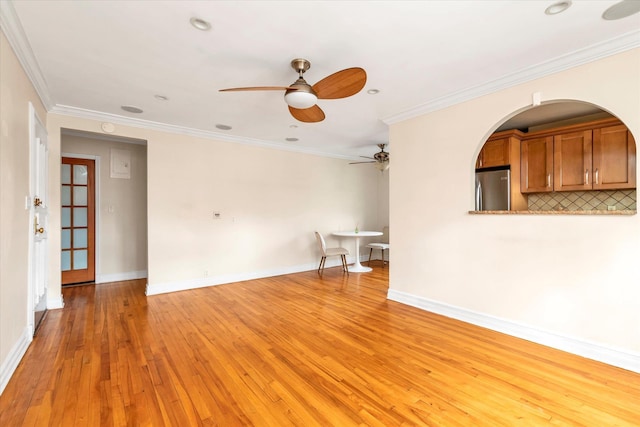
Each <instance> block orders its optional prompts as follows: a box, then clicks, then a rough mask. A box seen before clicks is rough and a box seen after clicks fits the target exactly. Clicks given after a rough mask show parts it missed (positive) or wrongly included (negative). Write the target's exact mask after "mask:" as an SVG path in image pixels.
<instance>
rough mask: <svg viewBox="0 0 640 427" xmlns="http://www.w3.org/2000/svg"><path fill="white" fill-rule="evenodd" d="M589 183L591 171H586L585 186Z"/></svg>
mask: <svg viewBox="0 0 640 427" xmlns="http://www.w3.org/2000/svg"><path fill="white" fill-rule="evenodd" d="M588 183H589V169H587V170H586V171H584V184H585V185H587V184H588Z"/></svg>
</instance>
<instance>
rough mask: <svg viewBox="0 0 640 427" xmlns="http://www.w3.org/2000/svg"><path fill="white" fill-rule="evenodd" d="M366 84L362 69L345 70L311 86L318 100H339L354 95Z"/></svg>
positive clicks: (365, 74) (364, 73) (365, 76)
mask: <svg viewBox="0 0 640 427" xmlns="http://www.w3.org/2000/svg"><path fill="white" fill-rule="evenodd" d="M365 83H367V73H366V72H365V71H364V70H363V69H362V68H358V67H355V68H347V69H346V70H342V71H338V72H337V73H333V74H331V75H330V76H327V77H325V78H324V79H322V80H320V81H319V82H318V83H316V84H314V85H313V86H312V89H313V90H314V91H315V92H316V93H317V94H318V99H339V98H346V97H348V96H351V95H355V94H356V93H358V92H360V90H361V89H362V88H363V87H364V85H365Z"/></svg>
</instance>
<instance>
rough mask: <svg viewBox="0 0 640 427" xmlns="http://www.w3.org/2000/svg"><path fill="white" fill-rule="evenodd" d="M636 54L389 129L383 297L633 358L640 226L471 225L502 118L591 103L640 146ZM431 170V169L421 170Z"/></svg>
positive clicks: (519, 218) (613, 220)
mask: <svg viewBox="0 0 640 427" xmlns="http://www.w3.org/2000/svg"><path fill="white" fill-rule="evenodd" d="M639 75H640V49H633V50H629V51H626V52H624V53H620V54H617V55H614V56H610V57H607V58H604V59H600V60H598V61H595V62H592V63H589V64H585V65H582V66H578V67H575V68H572V69H570V70H566V71H563V72H559V73H556V74H553V75H550V76H547V77H544V78H541V79H537V80H534V81H531V82H528V83H524V84H520V85H517V86H515V87H511V88H509V89H505V90H501V91H499V92H496V93H493V94H490V95H486V96H482V97H479V98H477V99H474V100H471V101H468V102H464V103H461V104H458V105H455V106H452V107H450V108H446V109H443V110H440V111H435V112H432V113H429V114H425V115H423V116H420V117H416V118H413V119H409V120H406V121H403V122H400V123H396V124H393V125H392V126H391V127H390V141H391V144H392V146H393V148H394V151H393V156H394V158H393V161H394V171H393V180H392V181H391V187H390V190H391V191H390V197H391V202H390V204H391V228H392V230H393V239H392V240H393V250H394V256H393V268H392V269H391V275H390V295H391V294H393V293H395V294H396V295H401V294H404V295H408V296H409V297H410V298H414V299H415V300H418V301H422V302H428V303H431V302H435V303H437V304H438V305H440V306H442V307H451V308H452V309H456V310H462V311H464V312H466V313H479V314H481V315H483V316H485V317H490V318H492V319H497V320H506V321H508V322H510V323H511V324H517V325H526V326H528V327H532V328H534V329H536V330H540V331H547V332H550V333H551V334H556V335H557V336H559V337H561V338H563V339H564V338H569V337H570V338H574V339H577V340H579V341H581V342H585V343H595V344H597V345H600V346H602V347H603V348H608V349H614V350H620V351H622V352H623V353H625V352H626V353H628V354H629V355H630V356H629V357H630V360H632V359H634V360H636V366H640V365H638V362H637V361H638V360H640V359H638V355H639V354H640V310H638V301H640V286H638V283H640V263H638V254H640V239H639V238H638V236H640V216H638V215H633V216H561V215H554V216H551V215H471V214H469V213H468V211H471V210H473V209H474V201H473V200H474V199H473V184H474V176H473V170H474V162H475V159H476V158H477V155H478V153H479V151H480V148H481V147H482V144H483V143H484V141H485V140H486V139H487V137H488V136H489V135H490V134H491V133H492V132H493V131H494V130H495V129H496V128H497V127H498V126H499V125H500V124H501V123H502V122H504V121H505V120H506V119H508V118H509V117H511V116H513V115H515V114H516V113H518V112H520V111H522V110H524V109H525V108H528V107H529V106H530V105H531V102H532V97H533V94H534V93H540V95H541V98H542V101H543V102H545V101H553V100H557V101H559V100H578V101H585V102H590V103H592V104H594V105H597V106H599V107H601V108H602V109H604V110H606V111H609V112H610V113H612V114H613V115H615V116H617V117H618V118H620V119H621V120H622V121H623V122H624V123H625V124H626V125H627V127H628V128H629V129H630V130H631V132H632V134H633V135H634V136H635V138H636V141H640V138H639V137H640V79H639V78H638V76H639ZM425 159H426V160H425Z"/></svg>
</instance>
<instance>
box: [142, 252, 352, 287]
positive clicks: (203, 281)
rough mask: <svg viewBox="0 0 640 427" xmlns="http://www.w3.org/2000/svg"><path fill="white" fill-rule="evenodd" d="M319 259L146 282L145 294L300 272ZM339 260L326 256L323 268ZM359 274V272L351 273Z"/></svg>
mask: <svg viewBox="0 0 640 427" xmlns="http://www.w3.org/2000/svg"><path fill="white" fill-rule="evenodd" d="M319 263H320V259H319V258H318V262H317V263H313V264H302V265H294V266H290V267H280V268H274V269H271V270H262V271H254V272H247V273H237V274H224V275H222V276H214V277H202V278H197V279H186V280H180V281H177V282H165V283H157V284H149V283H147V290H146V294H147V296H150V295H158V294H166V293H169V292H177V291H186V290H189V289H197V288H206V287H208V286H217V285H225V284H228V283H235V282H244V281H245V280H253V279H262V278H265V277H273V276H282V275H284V274H293V273H301V272H303V271H312V270H317V269H318V264H319ZM347 263H353V258H350V257H347ZM341 265H342V263H341V261H340V260H339V259H338V258H337V257H336V258H333V257H332V258H330V259H329V258H327V260H326V263H325V268H330V267H338V266H341ZM353 274H359V273H353Z"/></svg>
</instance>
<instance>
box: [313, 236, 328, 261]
mask: <svg viewBox="0 0 640 427" xmlns="http://www.w3.org/2000/svg"><path fill="white" fill-rule="evenodd" d="M315 233H316V240H317V241H318V246H320V252H322V256H326V255H327V244H326V243H325V242H324V237H322V234H320V233H318V232H317V231H316V232H315Z"/></svg>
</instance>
